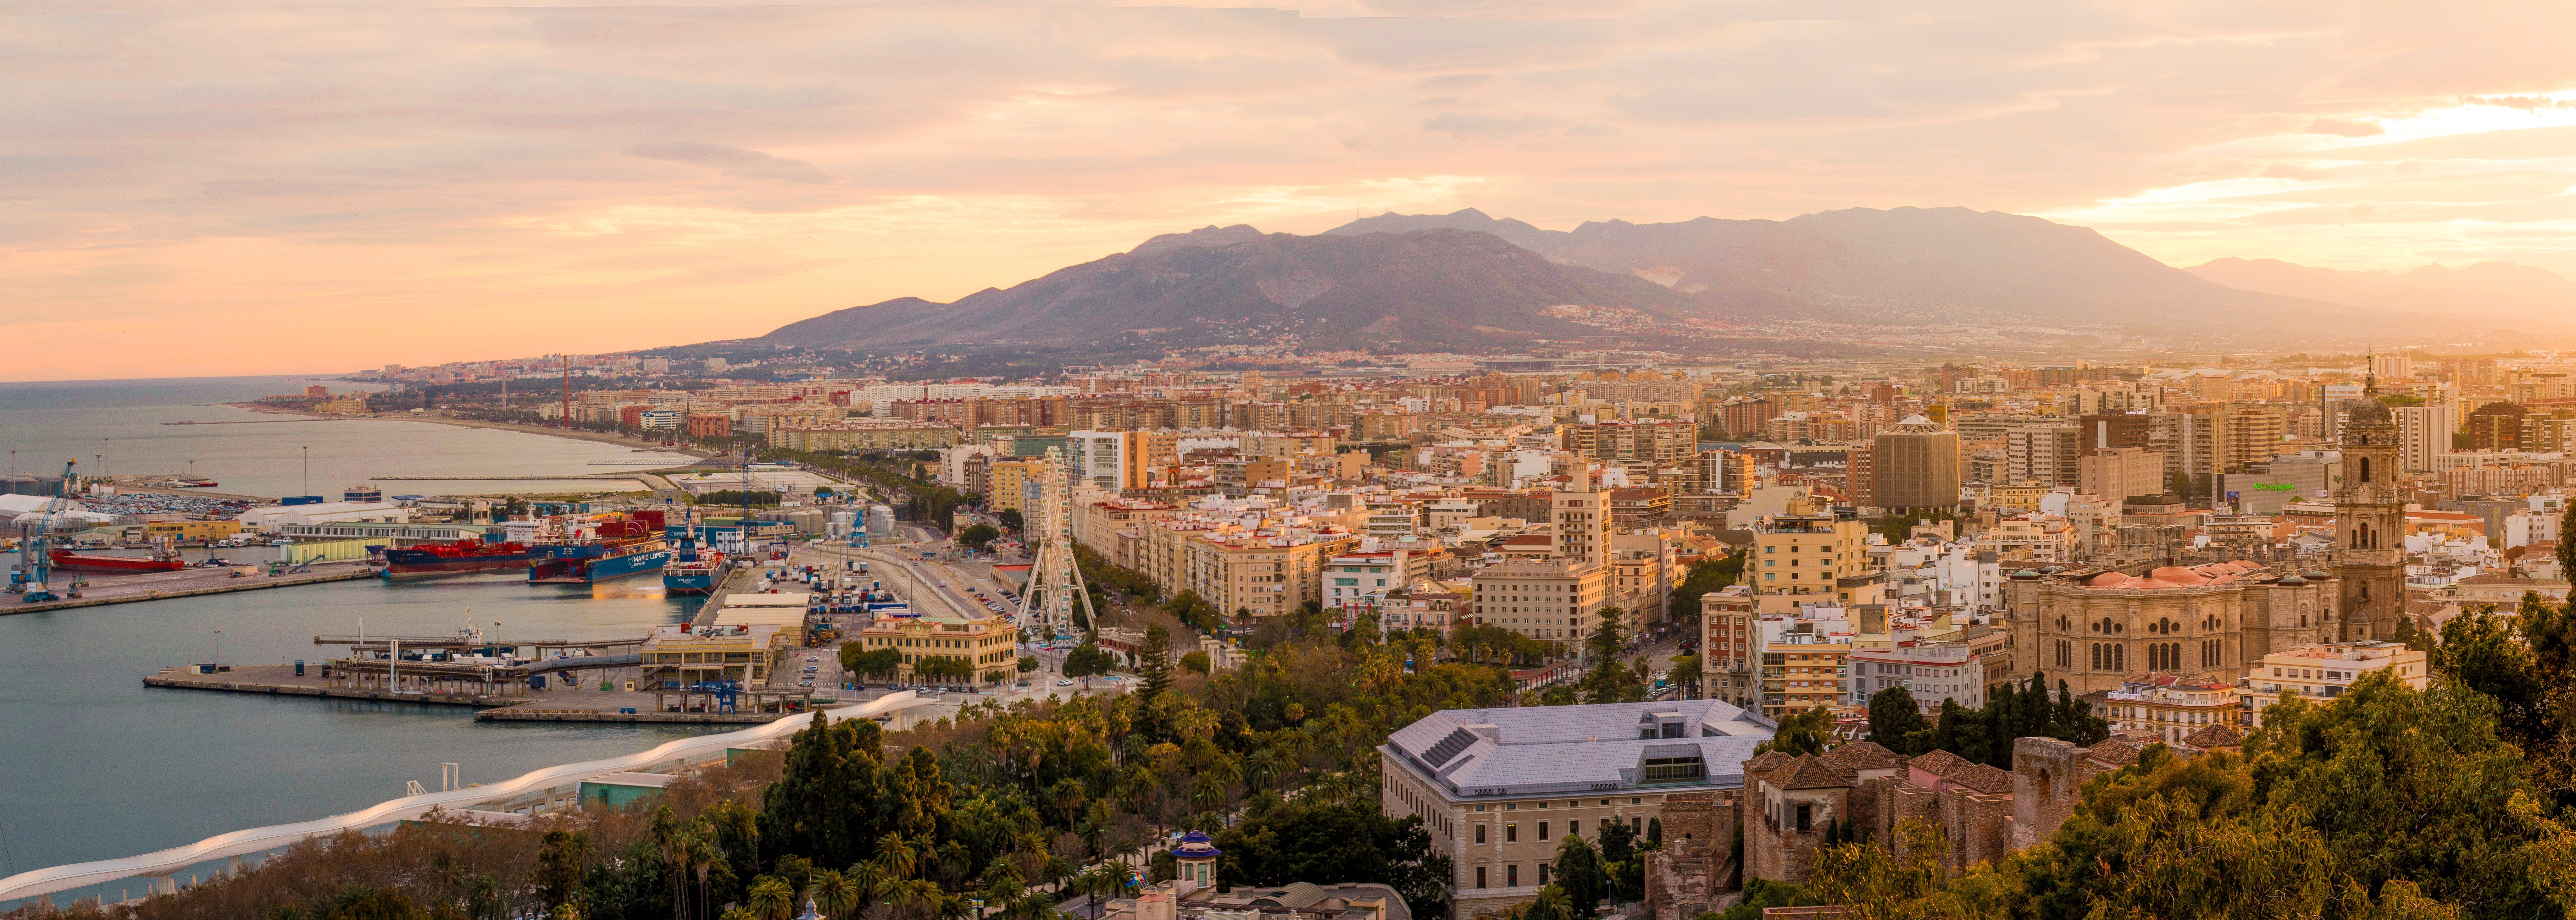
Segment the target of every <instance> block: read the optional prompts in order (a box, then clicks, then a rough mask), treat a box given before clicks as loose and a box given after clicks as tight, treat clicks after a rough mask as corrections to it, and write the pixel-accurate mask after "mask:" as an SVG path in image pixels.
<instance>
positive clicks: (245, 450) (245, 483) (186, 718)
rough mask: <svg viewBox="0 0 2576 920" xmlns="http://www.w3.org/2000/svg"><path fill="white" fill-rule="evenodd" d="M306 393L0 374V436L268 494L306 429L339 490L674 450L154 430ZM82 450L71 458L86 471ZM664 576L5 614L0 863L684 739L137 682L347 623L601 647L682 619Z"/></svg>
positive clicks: (284, 479) (24, 448)
mask: <svg viewBox="0 0 2576 920" xmlns="http://www.w3.org/2000/svg"><path fill="white" fill-rule="evenodd" d="M342 386H343V385H342V384H333V385H332V387H333V389H334V390H335V391H336V390H338V389H340V388H341V387H342ZM300 388H301V387H300V381H293V380H282V379H274V378H261V379H232V380H179V381H133V382H118V383H79V384H0V442H4V443H0V447H5V448H7V449H11V450H17V451H19V452H20V454H19V456H20V457H21V458H22V459H21V460H20V461H19V462H20V464H21V466H22V468H26V469H33V468H34V467H35V466H37V465H38V464H33V463H30V462H28V461H27V460H26V459H24V458H26V457H29V456H44V457H55V459H53V460H52V466H53V469H55V470H59V469H60V467H61V460H60V458H59V457H58V456H57V455H59V454H63V453H65V452H67V451H68V450H70V449H73V448H74V447H75V446H78V445H83V444H88V443H97V442H98V441H99V439H100V438H112V439H114V441H113V443H114V444H115V445H117V446H116V447H115V450H116V452H117V457H116V459H115V460H114V462H113V468H114V469H117V470H126V471H142V470H146V469H161V470H183V469H184V468H185V467H184V463H185V461H186V460H188V459H196V460H197V461H198V464H197V471H198V472H199V473H200V474H202V475H206V476H210V477H213V478H216V479H219V480H222V481H223V484H224V487H223V489H222V490H221V491H225V492H243V493H250V494H260V495H280V494H295V493H296V491H297V490H298V486H299V482H300V479H301V471H300V469H299V465H300V463H299V461H300V458H299V457H298V456H297V454H299V453H301V452H300V451H297V450H294V449H292V448H291V447H290V448H289V449H286V450H283V451H281V450H280V449H279V445H280V444H290V445H293V446H301V445H305V444H310V445H311V446H312V452H313V454H314V457H313V480H312V481H313V486H314V491H315V492H316V493H323V494H329V495H331V496H332V497H334V498H337V497H338V490H339V489H340V488H341V487H342V486H345V485H348V484H349V483H351V482H356V481H359V480H361V479H363V478H364V477H366V476H369V475H380V474H388V473H397V472H404V473H411V474H415V475H512V474H520V475H533V476H549V475H551V476H561V475H567V474H573V473H592V472H603V471H614V470H616V469H618V468H619V467H616V466H606V467H598V466H589V465H588V464H589V463H590V462H591V461H594V460H606V459H624V458H627V457H633V458H651V459H639V461H638V463H637V465H638V466H648V465H663V464H666V463H668V462H670V460H671V458H669V457H667V456H658V455H650V454H634V453H630V452H627V451H625V450H624V449H622V448H618V447H615V446H613V445H601V444H590V443H585V442H578V441H567V440H561V439H556V438H548V437H543V436H538V435H526V434H518V433H514V432H500V431H486V430H479V429H467V428H455V427H450V426H444V425H429V424H420V423H411V422H399V421H384V422H372V421H370V422H320V423H289V424H278V425H171V426H163V425H159V424H158V423H159V422H161V421H170V420H176V419H181V418H197V419H205V420H222V419H229V418H244V417H256V416H255V414H253V413H248V412H244V411H241V410H236V409H228V408H222V407H206V406H195V405H191V404H192V403H208V402H223V401H232V400H239V399H246V398H255V397H257V396H261V395H265V394H268V393H283V392H293V391H296V390H298V389H300ZM282 431H292V432H295V433H294V434H293V435H292V436H291V437H289V436H282V435H281V434H280V432H282ZM281 438H283V439H281ZM96 452H97V451H87V452H85V453H84V454H83V456H82V458H81V459H82V465H83V466H84V467H86V466H89V465H90V463H91V460H90V458H89V457H88V456H87V453H96ZM281 466H282V467H284V470H283V471H280V469H279V467H281ZM388 491H389V492H390V491H398V490H394V489H388ZM224 552H229V553H236V554H241V555H257V554H259V553H260V552H261V551H258V550H232V551H224ZM8 561H11V562H14V561H15V560H14V559H11V560H8ZM236 561H240V557H239V556H236ZM660 591H661V582H660V581H659V580H658V579H651V578H643V577H639V578H635V579H630V580H627V581H625V582H613V583H610V584H608V585H603V586H598V587H595V588H587V589H585V588H577V587H566V586H558V585H541V586H532V585H528V584H526V583H525V582H524V581H521V580H519V579H518V578H516V577H514V576H509V575H466V576H453V577H448V578H439V579H430V580H406V581H404V582H402V583H398V584H386V583H381V582H377V581H356V582H336V583H332V584H327V585H312V586H306V587H297V588H282V589H278V590H274V591H247V592H242V593H238V594H226V595H216V596H213V597H207V598H194V599H181V600H171V601H159V602H151V603H139V604H118V605H112V606H106V607H92V608H86V609H81V610H69V611H61V612H57V613H38V614H21V615H14V616H0V738H5V739H7V740H6V741H0V842H5V844H6V848H5V856H0V876H6V875H9V874H13V873H15V872H19V871H24V870H27V869H32V868H38V867H41V866H45V865H56V864H61V863H69V862H79V861H83V860H91V859H104V858H113V857H120V856H131V855H135V854H139V853H144V852H148V851H151V850H157V849H161V848H164V847H170V846H176V845H178V844H182V843H188V842H191V841H195V840H199V839H202V838H204V837H207V836H211V835H214V834H219V833H223V832H225V831H231V830H237V829H240V828H244V827H254V826H259V825H265V824H275V823H279V822H286V821H298V820H306V819H310V818H316V817H321V816H324V815H330V814H336V813H340V812H345V811H349V810H352V809H356V808H360V807H363V806H366V805H370V804H374V803H376V802H380V801H383V800H385V799H389V798H394V797H397V796H400V795H402V794H403V783H404V781H406V780H420V781H421V782H422V783H423V784H424V785H428V786H430V787H432V788H436V784H437V781H438V765H439V764H440V763H442V762H448V761H453V762H456V763H458V764H461V765H462V766H463V769H464V772H465V779H466V781H467V782H490V781H494V780H500V779H506V778H508V777H512V776H517V775H519V774H521V773H524V772H527V771H529V770H533V769H536V768H539V767H543V766H548V765H552V764H558V763H566V762H571V761H578V760H586V759H591V758H596V757H605V756H611V755H614V754H620V753H626V752H629V751H636V750H642V749H644V748H647V747H651V746H653V745H656V744H660V743H662V742H663V741H666V740H669V739H671V738H675V737H680V736H682V735H687V734H693V733H696V732H697V731H698V730H694V729H687V728H659V727H646V728H623V727H597V728H594V727H577V728H576V727H562V726H546V725H520V724H506V723H504V724H476V723H475V722H474V721H473V717H472V711H471V710H468V709H463V708H449V707H422V706H401V705H386V704H373V703H350V702H328V701H319V700H300V699H273V698H267V697H255V696H242V695H233V694H219V693H201V692H189V691H176V690H149V689H146V688H145V687H143V685H142V682H141V681H142V678H143V677H144V676H145V675H147V674H150V673H153V672H154V671H157V670H159V669H160V668H162V667H164V666H166V665H172V664H178V663H180V662H183V661H187V660H191V659H202V658H206V657H209V656H214V655H220V656H221V658H222V660H223V661H225V662H227V663H238V664H275V663H283V662H287V661H292V660H294V659H297V658H303V659H307V660H318V659H320V658H322V657H325V656H327V655H330V654H337V653H341V652H344V651H345V649H334V648H316V647H315V646H314V645H313V642H312V640H313V636H314V635H316V634H319V633H334V634H337V633H348V632H355V631H357V629H358V626H359V624H358V621H359V618H361V617H364V618H365V620H366V630H367V631H368V632H369V633H373V634H386V633H393V634H402V635H448V634H453V633H454V632H455V631H456V630H457V629H458V628H459V627H461V626H463V625H464V624H465V623H466V622H467V621H468V618H469V617H470V618H471V620H472V621H473V622H475V623H478V624H480V625H481V626H482V627H483V628H485V629H486V630H489V629H492V628H493V626H492V623H493V621H496V620H497V621H500V623H501V626H500V627H499V629H500V631H501V637H502V638H503V639H504V640H505V641H506V640H508V639H511V638H526V639H594V638H610V637H621V636H632V635H635V634H637V633H640V632H642V631H644V630H645V629H647V628H650V627H652V626H654V625H658V624H663V623H670V622H675V621H678V620H680V619H683V618H685V617H686V616H688V615H689V614H690V613H692V612H694V610H695V606H696V605H697V604H700V603H703V600H702V599H696V598H685V599H684V598H666V597H663V596H661V594H660ZM116 887H117V886H113V885H112V886H109V890H108V892H107V893H108V894H110V895H114V894H115V893H116V892H115V888H116Z"/></svg>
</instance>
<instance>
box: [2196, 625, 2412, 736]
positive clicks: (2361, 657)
mask: <svg viewBox="0 0 2576 920" xmlns="http://www.w3.org/2000/svg"><path fill="white" fill-rule="evenodd" d="M2376 671H2387V672H2389V673H2391V674H2394V675H2396V677H2397V679H2398V681H2400V682H2402V683H2404V684H2405V685H2407V686H2409V687H2413V688H2415V689H2418V690H2421V689H2424V684H2425V682H2426V678H2427V677H2428V676H2429V674H2428V673H2427V672H2426V670H2425V663H2424V653H2423V652H2419V651H2416V650H2414V649H2410V648H2407V647H2406V646H2404V645H2400V644H2398V643H2395V642H2380V641H2362V642H2326V643H2320V644H2317V645H2302V646H2299V647H2297V648H2293V649H2289V650H2286V651H2279V652H2273V653H2271V654H2269V655H2265V656H2263V661H2262V664H2260V665H2258V666H2257V667H2255V668H2253V669H2251V673H2248V674H2247V675H2246V677H2245V680H2244V682H2243V683H2241V684H2240V685H2238V686H2237V687H2236V691H2235V692H2236V697H2237V699H2236V700H2235V702H2236V703H2237V705H2238V706H2239V707H2240V711H2241V713H2242V716H2241V717H2240V718H2241V721H2242V722H2243V724H2245V725H2248V726H2252V727H2255V728H2260V727H2262V725H2263V707H2266V706H2270V705H2272V704H2274V703H2278V702H2280V701H2281V698H2282V697H2283V696H2305V697H2309V698H2311V699H2316V700H2331V699H2334V698H2335V697H2338V696H2342V695H2343V692H2344V690H2345V689H2347V688H2349V687H2351V686H2352V683H2353V682H2354V681H2357V680H2360V679H2361V678H2362V676H2363V675H2366V674H2370V673H2372V672H2376Z"/></svg>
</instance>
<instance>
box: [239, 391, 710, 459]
mask: <svg viewBox="0 0 2576 920" xmlns="http://www.w3.org/2000/svg"><path fill="white" fill-rule="evenodd" d="M229 405H231V406H233V407H234V408H237V409H248V410H250V411H253V412H265V413H269V414H272V415H292V416H296V417H299V418H309V419H318V420H326V421H327V420H340V419H373V420H377V421H388V422H427V423H429V424H432V425H447V426H451V427H456V428H489V429H493V430H496V431H515V432H519V433H521V434H535V435H545V436H547V437H555V438H563V439H565V440H569V441H589V442H591V443H593V444H615V445H619V446H628V445H641V446H640V447H636V448H634V449H637V450H645V449H650V450H655V451H660V452H662V453H668V454H685V455H688V456H691V457H696V458H698V459H699V460H701V461H705V460H714V459H718V458H721V457H724V456H725V455H724V454H720V453H714V452H711V451H708V450H707V449H706V448H703V447H698V446H696V445H691V444H676V445H673V446H670V447H664V446H662V442H661V441H658V440H654V439H650V438H633V439H629V438H628V436H626V435H622V434H609V433H606V432H599V431H581V430H577V429H567V428H554V427H549V426H545V425H523V424H520V423H517V422H491V421H484V420H482V419H464V418H455V417H451V416H442V415H432V414H430V413H426V412H424V413H421V414H419V415H412V414H409V413H403V414H398V415H373V414H370V415H328V414H324V413H320V412H303V411H298V410H295V409H280V408H278V407H275V406H263V405H259V404H257V403H230V404H229Z"/></svg>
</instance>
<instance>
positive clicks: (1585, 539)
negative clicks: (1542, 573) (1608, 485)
mask: <svg viewBox="0 0 2576 920" xmlns="http://www.w3.org/2000/svg"><path fill="white" fill-rule="evenodd" d="M1574 466H1575V470H1574V484H1573V485H1572V486H1570V487H1568V488H1567V489H1566V490H1565V491H1562V492H1558V493H1556V494H1554V495H1552V496H1549V498H1548V519H1549V520H1550V521H1552V522H1554V523H1555V525H1556V555H1557V556H1558V557H1559V558H1562V559H1564V560H1566V561H1568V562H1571V563H1573V564H1574V565H1575V566H1576V567H1578V568H1581V567H1587V566H1600V565H1606V564H1608V563H1609V562H1610V493H1609V490H1607V489H1599V488H1595V487H1594V486H1593V484H1592V471H1591V469H1590V468H1589V467H1588V466H1587V465H1586V464H1583V463H1580V462H1578V463H1576V464H1575V465H1574Z"/></svg>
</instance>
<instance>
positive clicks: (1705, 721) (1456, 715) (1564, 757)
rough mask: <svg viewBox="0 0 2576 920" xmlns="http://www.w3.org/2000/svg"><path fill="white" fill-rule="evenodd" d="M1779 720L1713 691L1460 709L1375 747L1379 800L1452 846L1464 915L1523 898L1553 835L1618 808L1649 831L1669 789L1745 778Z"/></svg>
mask: <svg viewBox="0 0 2576 920" xmlns="http://www.w3.org/2000/svg"><path fill="white" fill-rule="evenodd" d="M1773 727H1774V723H1773V722H1771V721H1770V720H1766V719H1763V718H1760V717H1758V716H1755V715H1753V714H1751V713H1748V712H1745V711H1744V710H1742V709H1739V708H1736V707H1734V706H1731V705H1728V704H1726V703H1721V702H1718V701H1716V700H1684V701H1679V702H1669V703H1611V704H1605V705H1597V706H1541V707H1512V708H1503V709H1452V710H1443V711H1441V712H1435V713H1432V714H1431V715H1430V716H1427V717H1425V718H1423V719H1421V720H1419V721H1416V722H1414V723H1413V724H1411V725H1408V726H1405V727H1404V728H1402V729H1399V730H1397V731H1396V732H1395V733H1394V734H1392V735H1389V736H1388V737H1387V741H1386V743H1385V744H1383V745H1380V746H1379V747H1378V757H1379V760H1380V762H1381V763H1382V764H1383V767H1382V769H1381V770H1380V777H1381V780H1382V782H1383V784H1384V785H1383V789H1382V791H1381V795H1380V796H1379V802H1380V803H1381V805H1382V807H1383V808H1384V809H1385V810H1386V814H1387V815H1388V816H1390V817H1395V818H1403V817H1407V816H1412V817H1419V818H1421V819H1422V824H1423V828H1424V829H1425V830H1427V831H1429V832H1430V834H1431V839H1432V842H1433V845H1434V847H1436V848H1438V849H1439V850H1441V851H1442V852H1444V853H1446V854H1447V855H1448V856H1449V860H1450V863H1451V865H1452V866H1453V867H1454V868H1455V871H1456V872H1457V876H1456V879H1455V881H1454V882H1453V883H1452V886H1451V898H1452V903H1453V904H1454V905H1455V909H1456V910H1457V912H1458V915H1459V916H1473V915H1481V914H1483V913H1487V912H1490V911H1496V910H1501V909H1504V908H1507V907H1509V906H1511V905H1514V904H1519V903H1523V902H1526V901H1528V900H1529V899H1531V898H1532V897H1535V896H1536V895H1537V894H1538V889H1539V887H1540V886H1542V885H1546V884H1548V883H1550V882H1551V881H1553V878H1552V873H1551V871H1550V870H1551V868H1552V865H1553V863H1554V861H1555V859H1556V847H1557V845H1558V844H1560V843H1563V842H1564V841H1565V839H1566V838H1568V837H1594V836H1598V835H1599V834H1600V832H1601V827H1602V825H1603V824H1605V823H1608V822H1617V823H1621V824H1626V825H1628V826H1629V827H1630V828H1631V829H1632V830H1635V831H1638V832H1639V833H1641V834H1642V833H1643V832H1644V830H1645V828H1646V824H1647V822H1649V821H1653V820H1656V819H1658V818H1660V817H1661V816H1662V815H1663V813H1664V803H1665V802H1666V800H1667V798H1668V797H1673V796H1677V795H1698V796H1703V797H1704V796H1705V795H1706V794H1708V793H1712V792H1721V791H1726V790H1735V789H1741V788H1743V785H1744V762H1745V761H1746V760H1748V759H1750V758H1751V757H1752V756H1753V749H1754V747H1756V746H1758V745H1760V744H1761V743H1762V742H1763V741H1764V740H1767V739H1769V738H1770V737H1771V734H1772V730H1773Z"/></svg>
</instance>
